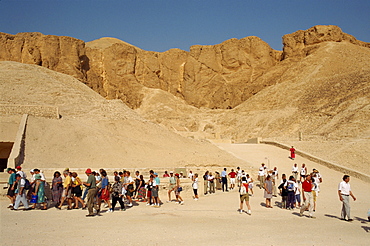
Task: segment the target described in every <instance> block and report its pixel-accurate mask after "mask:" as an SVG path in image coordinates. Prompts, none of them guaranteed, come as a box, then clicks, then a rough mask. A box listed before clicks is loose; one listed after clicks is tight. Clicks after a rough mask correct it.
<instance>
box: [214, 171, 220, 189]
mask: <svg viewBox="0 0 370 246" xmlns="http://www.w3.org/2000/svg"><path fill="white" fill-rule="evenodd" d="M215 181H216V190H221V184H222V182H221V175H220V173H219V172H217V171H216V172H215Z"/></svg>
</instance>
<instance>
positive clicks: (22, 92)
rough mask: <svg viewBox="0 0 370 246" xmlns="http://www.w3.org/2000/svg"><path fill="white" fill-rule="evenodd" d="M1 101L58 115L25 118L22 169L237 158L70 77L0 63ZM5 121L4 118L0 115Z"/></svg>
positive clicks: (232, 162)
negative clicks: (46, 108) (46, 107)
mask: <svg viewBox="0 0 370 246" xmlns="http://www.w3.org/2000/svg"><path fill="white" fill-rule="evenodd" d="M0 88H1V90H0V91H1V96H0V98H1V102H0V103H1V104H6V105H15V104H19V105H53V106H57V107H58V108H59V113H60V115H61V118H60V119H50V118H45V117H35V116H32V115H31V116H30V117H29V119H28V124H27V132H26V153H25V163H24V165H25V167H29V168H32V167H35V166H37V167H41V168H53V167H58V168H60V167H67V166H68V167H94V168H99V167H106V168H108V167H121V168H123V167H126V168H127V167H137V168H144V167H148V166H151V167H184V166H186V165H195V166H196V165H206V164H213V165H233V166H235V165H237V163H240V162H241V161H240V160H238V159H236V158H234V157H233V156H231V155H229V154H227V153H225V152H223V151H221V150H219V149H218V148H217V147H215V146H213V145H211V144H210V143H208V142H206V141H198V140H191V139H187V138H183V137H181V136H179V135H177V134H175V133H173V132H171V131H169V130H167V129H166V128H164V127H160V126H158V125H156V124H153V123H151V122H149V121H147V120H145V119H143V118H142V117H141V116H139V115H138V114H137V113H135V112H133V111H132V110H131V109H129V108H128V107H127V106H126V105H125V104H123V103H122V102H120V101H108V100H106V99H104V98H102V97H101V96H100V95H98V94H97V93H96V92H94V91H92V90H91V89H90V88H88V87H87V86H85V85H83V84H81V83H80V82H79V81H78V80H76V79H74V78H72V77H71V76H68V75H64V74H61V73H57V72H54V71H51V70H48V69H46V68H42V67H39V66H34V65H25V64H21V63H16V62H0ZM1 120H2V121H7V117H5V116H4V117H3V116H2V117H1Z"/></svg>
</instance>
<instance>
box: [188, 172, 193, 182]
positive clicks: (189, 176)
mask: <svg viewBox="0 0 370 246" xmlns="http://www.w3.org/2000/svg"><path fill="white" fill-rule="evenodd" d="M193 176H194V174H193V171H192V170H190V171H189V174H188V178H189V179H190V180H193Z"/></svg>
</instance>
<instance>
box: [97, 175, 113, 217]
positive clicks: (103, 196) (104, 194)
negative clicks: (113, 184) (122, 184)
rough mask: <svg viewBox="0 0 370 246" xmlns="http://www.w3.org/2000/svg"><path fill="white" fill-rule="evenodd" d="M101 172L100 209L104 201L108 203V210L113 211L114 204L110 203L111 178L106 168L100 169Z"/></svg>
mask: <svg viewBox="0 0 370 246" xmlns="http://www.w3.org/2000/svg"><path fill="white" fill-rule="evenodd" d="M100 174H101V177H102V179H101V188H100V196H99V200H98V207H99V210H100V207H101V202H102V201H104V202H105V203H106V204H107V205H108V212H110V213H111V212H113V210H112V206H111V203H110V193H109V179H108V175H107V172H106V171H105V170H101V171H100Z"/></svg>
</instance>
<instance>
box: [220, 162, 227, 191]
mask: <svg viewBox="0 0 370 246" xmlns="http://www.w3.org/2000/svg"><path fill="white" fill-rule="evenodd" d="M226 170H227V169H226V167H225V168H224V170H223V171H222V172H221V182H222V191H223V192H225V190H226V191H228V189H227V173H226Z"/></svg>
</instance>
